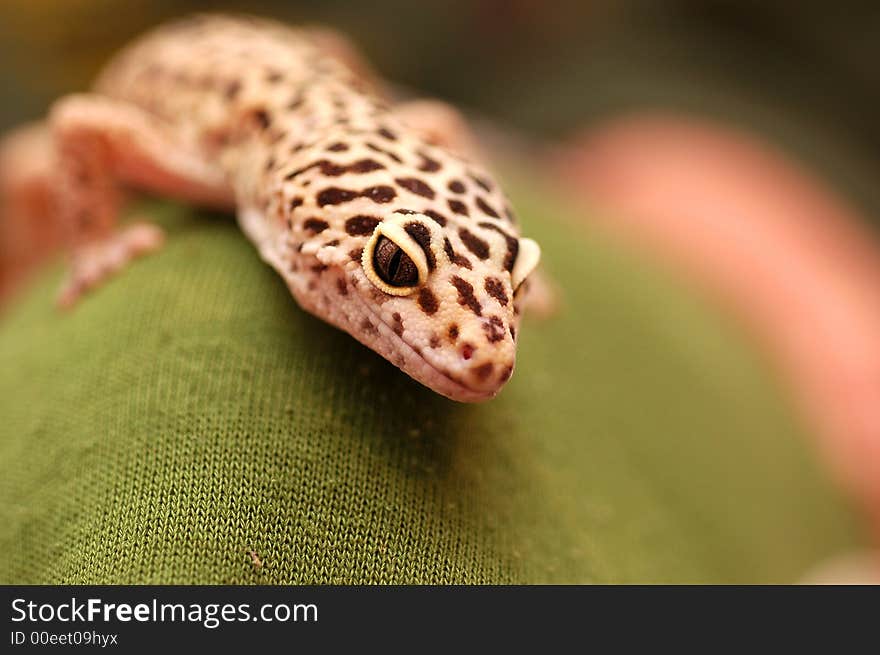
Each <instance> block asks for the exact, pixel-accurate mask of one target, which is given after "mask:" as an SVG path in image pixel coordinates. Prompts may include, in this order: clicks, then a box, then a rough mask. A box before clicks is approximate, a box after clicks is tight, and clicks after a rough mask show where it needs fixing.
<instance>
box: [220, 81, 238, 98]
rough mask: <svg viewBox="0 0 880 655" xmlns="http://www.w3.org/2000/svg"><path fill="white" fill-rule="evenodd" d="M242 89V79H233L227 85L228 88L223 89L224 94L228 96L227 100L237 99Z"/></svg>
mask: <svg viewBox="0 0 880 655" xmlns="http://www.w3.org/2000/svg"><path fill="white" fill-rule="evenodd" d="M240 91H241V81H240V80H232V81H231V82H229V83H228V84H227V85H226V89H225V90H224V91H223V95H225V96H226V99H227V100H235V98H236V97H237V96H238V94H239V92H240Z"/></svg>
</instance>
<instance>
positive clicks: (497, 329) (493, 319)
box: [483, 316, 505, 343]
mask: <svg viewBox="0 0 880 655" xmlns="http://www.w3.org/2000/svg"><path fill="white" fill-rule="evenodd" d="M483 331H484V332H485V333H486V338H487V339H488V340H489V343H497V342H499V341H503V340H504V332H505V330H504V321H502V320H501V319H500V318H499V317H498V316H490V317H489V320H488V321H487V322H486V323H483Z"/></svg>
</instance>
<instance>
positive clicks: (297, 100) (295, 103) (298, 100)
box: [287, 93, 303, 111]
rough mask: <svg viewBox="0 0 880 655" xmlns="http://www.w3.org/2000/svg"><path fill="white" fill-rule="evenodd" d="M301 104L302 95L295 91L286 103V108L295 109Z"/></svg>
mask: <svg viewBox="0 0 880 655" xmlns="http://www.w3.org/2000/svg"><path fill="white" fill-rule="evenodd" d="M302 104H303V97H302V94H301V93H297V94H296V95H295V96H293V98H291V99H290V102H288V103H287V108H288V109H289V110H290V111H296V110H297V109H299V108H300V107H302Z"/></svg>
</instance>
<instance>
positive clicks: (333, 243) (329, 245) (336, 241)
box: [324, 239, 339, 248]
mask: <svg viewBox="0 0 880 655" xmlns="http://www.w3.org/2000/svg"><path fill="white" fill-rule="evenodd" d="M338 245H339V239H330V241H328V242H327V243H325V244H324V247H325V248H335V247H336V246H338Z"/></svg>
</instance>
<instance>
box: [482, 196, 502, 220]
mask: <svg viewBox="0 0 880 655" xmlns="http://www.w3.org/2000/svg"><path fill="white" fill-rule="evenodd" d="M477 207H479V208H480V211H482V212H483V213H484V214H487V215H488V216H491V217H492V218H500V216H498V212H496V211H495V210H494V209H493V208H492V207H491V206H490V205H489V203H487V202H486V201H485V200H484V199H483V198H481V197H480V196H477Z"/></svg>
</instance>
